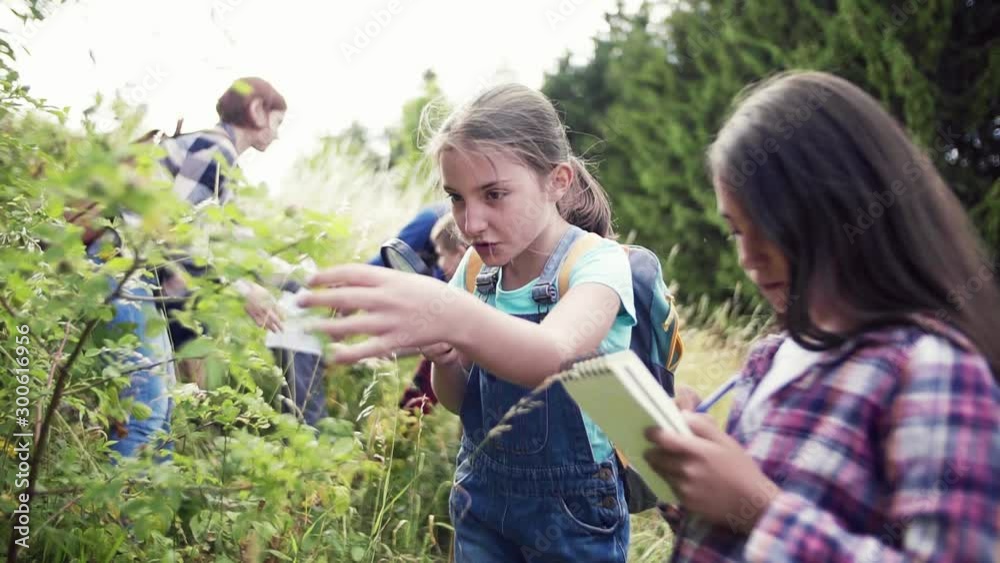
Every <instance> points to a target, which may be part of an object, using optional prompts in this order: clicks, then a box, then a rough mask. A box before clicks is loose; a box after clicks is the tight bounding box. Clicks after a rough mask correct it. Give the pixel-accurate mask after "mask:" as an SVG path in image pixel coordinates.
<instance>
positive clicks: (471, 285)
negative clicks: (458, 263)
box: [465, 248, 483, 293]
mask: <svg viewBox="0 0 1000 563" xmlns="http://www.w3.org/2000/svg"><path fill="white" fill-rule="evenodd" d="M482 269H483V259H482V258H480V257H479V253H478V252H476V249H475V248H469V262H468V263H467V264H466V265H465V291H468V292H469V293H475V291H476V276H478V275H479V270H482Z"/></svg>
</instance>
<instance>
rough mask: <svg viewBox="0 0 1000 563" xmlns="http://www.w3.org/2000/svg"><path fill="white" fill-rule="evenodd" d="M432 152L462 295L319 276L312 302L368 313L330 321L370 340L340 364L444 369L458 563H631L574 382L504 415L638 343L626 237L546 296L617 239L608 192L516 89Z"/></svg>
mask: <svg viewBox="0 0 1000 563" xmlns="http://www.w3.org/2000/svg"><path fill="white" fill-rule="evenodd" d="M431 155H432V157H433V158H434V159H435V161H436V163H437V165H438V166H439V168H440V172H441V177H442V179H443V188H444V191H445V193H447V194H448V196H449V197H450V198H451V200H452V214H453V215H454V217H455V221H456V223H457V225H458V228H459V230H460V231H461V233H462V236H463V238H464V239H465V240H467V241H469V242H470V243H471V244H472V246H473V247H474V251H473V250H471V249H470V251H469V252H468V253H467V254H466V255H465V257H464V258H463V259H462V262H461V263H460V264H459V265H458V267H457V268H456V272H455V275H454V277H453V278H452V280H451V282H450V283H451V287H449V286H447V285H445V284H443V283H440V282H438V281H436V280H433V279H431V278H429V277H426V276H414V275H410V274H405V273H402V272H396V271H392V270H387V269H384V268H373V267H370V266H365V265H347V266H340V267H335V268H331V269H329V270H326V271H324V272H321V273H319V274H317V275H316V276H315V277H314V278H313V280H312V284H313V285H314V287H315V289H316V290H315V291H314V292H313V293H312V294H310V295H309V296H307V297H306V298H304V299H303V301H302V302H303V304H304V305H309V306H316V307H320V306H321V307H333V308H338V309H341V308H346V307H349V308H351V309H355V310H360V311H363V314H358V315H353V316H349V317H342V318H337V319H333V320H330V321H323V322H322V323H317V328H318V329H320V330H323V331H324V332H326V333H328V334H330V335H331V336H332V337H334V338H343V337H346V336H349V335H353V334H369V335H372V337H371V338H369V339H368V340H366V341H364V342H361V343H356V344H351V345H349V346H346V347H345V348H343V349H342V350H341V351H340V352H339V353H338V354H337V356H336V358H335V360H336V361H338V362H354V361H357V360H360V359H362V358H365V357H370V356H376V355H383V354H387V353H390V352H392V351H393V350H398V349H402V348H406V347H410V346H418V347H421V348H422V351H423V353H424V355H425V356H426V357H428V358H430V359H431V360H432V361H433V362H434V367H433V375H432V382H433V386H434V391H435V392H436V394H437V397H438V399H439V400H440V401H441V404H442V405H444V406H445V408H447V409H448V410H450V411H452V412H455V413H457V414H459V416H460V418H461V420H462V427H463V430H464V433H463V437H462V440H461V448H460V450H459V454H458V459H457V464H458V468H457V471H456V475H455V486H454V487H453V489H452V495H451V517H452V524H453V525H454V528H455V536H456V540H455V541H456V543H455V560H456V561H457V562H458V563H465V562H475V563H490V562H504V563H508V562H512V561H547V562H577V561H588V562H598V561H600V562H621V561H625V559H626V556H627V554H628V542H629V516H628V511H627V507H626V502H625V491H624V485H623V482H622V479H621V477H620V473H619V472H620V469H619V466H618V464H617V461H616V459H615V456H614V453H613V449H612V446H611V444H610V442H609V440H608V438H607V436H606V435H605V434H604V433H603V432H602V431H601V429H600V428H599V427H597V426H596V425H595V424H594V423H593V421H591V420H590V419H589V418H588V417H587V416H586V415H585V414H584V413H583V412H581V411H580V409H579V407H577V405H576V403H574V402H573V401H572V399H571V398H570V397H569V395H568V394H567V392H566V390H565V389H564V388H563V387H562V386H561V385H553V386H549V387H545V388H541V389H538V390H537V392H536V393H535V394H534V395H532V396H531V397H530V399H528V400H530V402H531V405H530V407H529V408H520V409H519V414H517V415H516V416H513V417H510V418H505V417H504V415H505V414H506V413H507V412H508V411H509V410H510V409H511V407H513V406H514V405H515V404H518V403H519V402H520V401H521V400H522V399H525V398H526V397H527V396H528V395H529V393H531V392H532V390H535V388H536V387H539V385H540V384H541V383H542V382H543V381H544V380H545V379H546V378H547V377H548V376H550V375H552V374H554V373H556V372H558V371H559V370H560V368H561V367H562V366H563V364H564V363H565V362H567V361H569V360H572V359H574V358H577V357H579V356H581V355H585V354H589V353H593V352H595V351H600V352H615V351H620V350H626V349H628V347H629V342H630V338H631V331H632V326H633V325H634V324H635V310H634V305H633V295H632V280H631V270H630V267H629V261H628V257H627V256H626V254H625V252H624V250H623V249H622V247H621V246H619V245H618V244H617V243H616V242H614V241H612V240H607V239H606V240H604V241H603V242H602V244H600V245H597V246H595V247H593V248H592V249H591V250H590V251H588V252H587V253H585V254H583V255H581V257H580V258H579V259H578V260H577V261H576V262H575V266H574V268H573V270H572V271H571V272H570V273H569V286H568V287H569V290H568V291H567V292H566V294H565V295H562V296H556V299H553V301H555V305H554V306H552V305H551V302H548V304H546V303H543V301H545V298H546V297H547V296H548V294H547V293H546V292H535V291H533V290H535V289H536V283H538V282H539V280H540V278H541V275H542V274H543V270H544V271H545V272H546V275H548V274H550V273H551V272H553V271H557V270H558V266H559V258H560V257H562V256H564V253H565V250H566V249H567V248H569V245H570V244H571V243H572V242H573V241H574V240H575V239H576V238H577V237H579V236H582V234H583V231H590V232H594V233H597V234H599V235H601V236H604V237H607V236H609V235H611V234H612V229H611V209H610V206H609V204H608V201H607V196H606V194H605V192H604V189H603V188H602V187H601V185H600V184H598V183H597V181H596V180H595V179H594V178H593V177H592V176H591V175H590V174H589V173H588V172H587V170H586V167H585V166H584V165H583V163H582V162H581V161H580V160H579V159H578V158H577V157H576V156H574V155H573V153H572V151H571V149H570V144H569V141H568V139H567V137H566V129H565V127H564V126H563V124H562V123H561V122H560V120H559V116H558V114H557V113H556V110H555V108H554V107H553V106H552V104H551V102H549V100H548V99H547V98H545V96H544V95H542V94H541V93H539V92H537V91H535V90H532V89H530V88H526V87H523V86H518V85H505V86H499V87H496V88H493V89H491V90H489V91H487V92H486V93H484V94H483V95H481V96H480V97H478V98H477V99H476V100H474V101H473V102H472V103H471V104H469V105H468V106H466V107H465V108H463V109H460V110H459V111H457V112H456V113H455V114H453V115H452V116H451V117H450V118H449V119H448V120H447V121H446V122H445V123H444V125H443V126H442V128H441V130H440V131H439V132H438V133H437V135H436V136H435V139H434V142H433V144H432V147H431ZM473 256H477V257H478V258H479V259H481V262H480V261H479V260H478V259H477V260H475V261H473V258H472V257H473ZM552 257H555V258H556V260H554V261H550V258H552ZM470 263H476V264H480V265H483V266H485V268H483V269H482V270H480V269H479V266H476V271H474V272H473V273H476V272H477V271H478V272H479V273H480V274H487V275H485V276H483V275H480V276H479V277H480V278H482V282H483V283H482V284H480V285H478V287H479V289H478V290H477V291H476V292H475V294H474V295H473V294H469V293H467V292H466V291H465V276H466V269H467V267H469V264H470ZM494 268H496V269H495V270H494ZM549 287H550V288H551V286H549ZM539 299H541V301H539ZM501 420H503V422H502V424H501ZM487 435H489V438H488V439H487ZM477 448H478V449H477Z"/></svg>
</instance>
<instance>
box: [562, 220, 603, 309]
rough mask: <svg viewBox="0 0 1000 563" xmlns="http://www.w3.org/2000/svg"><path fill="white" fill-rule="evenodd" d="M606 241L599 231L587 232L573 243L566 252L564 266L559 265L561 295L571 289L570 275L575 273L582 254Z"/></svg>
mask: <svg viewBox="0 0 1000 563" xmlns="http://www.w3.org/2000/svg"><path fill="white" fill-rule="evenodd" d="M602 242H604V237H602V236H601V235H599V234H597V233H586V234H584V235H583V236H582V237H580V238H578V239H577V240H576V242H575V243H573V246H572V248H570V249H569V252H568V253H567V254H566V259H565V260H563V263H562V266H560V267H559V295H566V292H567V291H569V276H570V274H571V273H573V267H574V266H576V262H577V261H578V260H579V259H580V257H581V256H583V255H584V254H586V253H588V252H590V251H591V250H593V249H595V248H597V245H599V244H601V243H602Z"/></svg>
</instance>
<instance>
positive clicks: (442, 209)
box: [368, 202, 451, 280]
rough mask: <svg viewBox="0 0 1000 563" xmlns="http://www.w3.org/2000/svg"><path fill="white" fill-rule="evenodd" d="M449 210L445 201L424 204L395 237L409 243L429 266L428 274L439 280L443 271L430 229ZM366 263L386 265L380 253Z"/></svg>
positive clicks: (448, 205)
mask: <svg viewBox="0 0 1000 563" xmlns="http://www.w3.org/2000/svg"><path fill="white" fill-rule="evenodd" d="M449 211H451V205H450V204H449V203H447V202H439V203H432V204H430V205H428V206H425V207H423V208H421V209H420V211H418V212H417V214H416V215H415V216H414V217H413V219H411V220H410V222H409V223H407V224H406V226H404V227H403V229H402V230H401V231H399V234H397V235H396V238H398V239H399V240H401V241H403V242H405V243H406V244H408V245H410V248H412V249H413V250H415V251H416V252H417V254H419V255H420V258H422V259H423V261H424V263H425V264H427V266H428V267H429V268H430V274H429V275H431V276H434V277H435V278H437V279H439V280H443V279H444V272H442V271H441V268H440V267H439V266H438V264H437V252H436V251H435V250H434V241H433V240H431V229H433V228H434V224H435V223H437V220H438V219H440V218H441V216H443V215H444V214H445V213H448V212H449ZM368 263H369V264H371V265H372V266H383V267H385V266H386V264H385V263H384V262H383V261H382V256H381V255H376V256H375V257H374V258H372V259H371V260H369V261H368Z"/></svg>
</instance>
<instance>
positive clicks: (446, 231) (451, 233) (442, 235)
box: [431, 213, 469, 252]
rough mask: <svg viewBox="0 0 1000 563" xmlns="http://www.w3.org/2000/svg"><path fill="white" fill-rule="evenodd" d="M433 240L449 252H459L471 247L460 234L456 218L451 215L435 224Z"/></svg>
mask: <svg viewBox="0 0 1000 563" xmlns="http://www.w3.org/2000/svg"><path fill="white" fill-rule="evenodd" d="M431 240H432V241H433V242H434V244H436V245H438V246H440V247H441V248H442V249H444V250H445V251H447V252H459V251H462V250H464V249H465V248H467V247H468V246H469V245H468V244H467V243H466V242H465V240H463V239H462V236H461V235H460V234H459V232H458V225H457V224H456V223H455V216H454V215H452V214H451V213H445V214H444V215H442V216H441V218H440V219H438V220H437V222H436V223H434V228H433V229H431Z"/></svg>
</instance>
